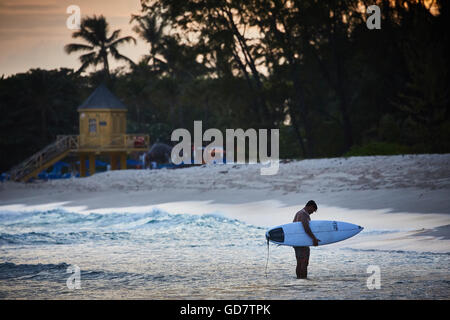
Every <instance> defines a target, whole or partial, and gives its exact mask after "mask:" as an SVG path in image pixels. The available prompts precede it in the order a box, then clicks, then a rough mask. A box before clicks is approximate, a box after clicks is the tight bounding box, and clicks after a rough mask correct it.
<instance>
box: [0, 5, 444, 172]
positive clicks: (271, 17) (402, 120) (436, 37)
mask: <svg viewBox="0 0 450 320" xmlns="http://www.w3.org/2000/svg"><path fill="white" fill-rule="evenodd" d="M141 3H142V10H141V12H140V13H139V14H136V15H133V16H132V17H131V19H130V23H131V24H132V25H133V27H134V32H135V38H136V40H137V41H145V42H146V43H147V44H148V48H149V49H148V53H147V54H146V55H145V56H144V57H142V59H141V60H140V61H135V62H133V61H131V60H130V59H128V58H127V57H124V56H123V55H121V54H120V53H119V49H120V48H119V45H124V43H125V45H126V43H128V42H133V41H134V38H132V37H130V36H127V37H122V38H120V37H119V31H118V30H115V31H113V32H112V33H109V29H108V28H107V23H106V21H105V20H104V18H103V17H93V18H87V19H85V21H84V26H85V27H86V28H88V29H87V30H84V31H83V30H81V31H79V32H78V33H77V38H81V39H85V40H86V41H87V42H86V43H85V44H80V43H77V44H68V45H67V46H66V50H67V52H77V51H81V54H82V55H81V56H80V62H81V68H80V69H79V70H77V71H78V72H77V71H73V70H68V69H59V70H40V69H34V70H30V71H28V72H27V73H21V74H16V75H13V76H10V77H7V78H2V79H1V80H0V111H1V115H2V117H1V120H0V150H1V153H2V156H1V162H0V171H5V170H7V169H8V168H9V167H11V166H12V165H13V164H15V163H17V162H19V161H21V160H23V159H24V158H26V157H27V156H29V155H31V154H32V153H33V152H35V151H37V150H39V149H40V148H42V147H43V146H45V145H46V144H48V143H50V142H51V141H53V139H54V138H55V136H56V134H74V133H77V132H78V120H77V119H78V114H77V112H76V107H77V106H78V105H79V104H80V103H81V102H82V101H83V100H84V99H85V98H86V97H87V96H88V95H89V94H90V92H91V91H92V90H93V89H94V88H95V87H96V86H97V85H98V84H100V83H102V82H107V84H108V86H109V87H110V89H111V90H112V91H113V92H114V93H115V94H116V95H117V96H118V97H119V98H120V99H121V100H122V101H123V102H124V103H125V104H126V105H127V107H128V131H129V132H138V133H148V134H150V137H151V140H152V141H153V142H156V141H160V142H166V143H170V134H171V132H172V131H173V130H174V129H176V128H180V127H183V128H187V129H192V127H193V122H194V120H202V121H203V128H204V129H206V128H218V129H221V130H225V129H226V128H243V129H246V128H255V129H258V128H279V129H280V156H281V157H283V158H311V157H331V156H341V155H359V154H400V153H444V152H449V151H450V119H449V83H450V81H449V72H448V70H449V68H448V66H449V65H448V64H449V62H448V57H449V56H450V55H449V37H448V31H447V30H450V28H449V24H450V19H449V3H448V1H444V0H436V1H412V0H410V1H387V0H381V1H380V0H379V1H375V0H373V1H366V0H364V1H361V0H340V1H338V0H333V1H319V0H315V1H313V0H302V1H293V0H291V1H287V0H258V1H256V0H239V1H238V0H185V1H175V0H159V1H153V0H151V1H150V0H149V1H145V0H142V1H141ZM374 3H376V4H377V5H378V6H379V7H380V9H381V29H379V30H376V29H375V30H369V29H368V28H367V26H366V20H367V17H368V14H367V13H366V11H365V8H366V7H367V6H368V5H371V4H374ZM86 20H87V21H86ZM82 25H83V24H82ZM102 26H103V27H102ZM96 33H97V36H96V37H94V36H93V34H96ZM74 36H76V35H75V34H74ZM96 48H100V49H98V50H97V49H96ZM83 51H84V52H83ZM108 57H110V58H111V57H112V58H115V59H119V60H124V61H125V62H126V63H127V68H125V67H124V68H119V69H117V70H109V64H108ZM96 64H99V65H100V66H103V70H100V71H96V72H92V73H90V74H84V75H83V74H80V72H81V71H83V70H85V68H86V67H87V66H89V65H96Z"/></svg>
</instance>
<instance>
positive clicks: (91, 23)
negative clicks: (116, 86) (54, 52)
mask: <svg viewBox="0 0 450 320" xmlns="http://www.w3.org/2000/svg"><path fill="white" fill-rule="evenodd" d="M108 33H109V25H108V23H107V22H106V19H105V17H104V16H102V15H100V16H99V17H97V16H95V15H94V16H93V17H86V18H83V19H82V20H81V24H80V29H79V30H78V31H75V32H74V33H73V34H72V38H81V39H83V40H84V41H86V42H87V44H80V43H70V44H68V45H66V46H65V47H64V50H65V51H66V52H67V53H68V54H71V53H72V52H83V51H88V52H87V53H85V54H83V55H81V56H80V61H81V67H80V68H79V69H78V71H77V72H78V73H79V72H82V71H84V70H85V69H86V68H87V67H89V66H97V65H98V64H101V63H103V70H104V72H105V74H106V76H107V77H108V78H109V76H110V73H109V62H108V55H111V56H112V57H113V58H115V59H116V60H123V61H126V62H128V63H129V64H131V65H134V62H133V61H132V60H131V59H130V58H128V57H125V56H124V55H122V54H120V53H119V51H118V50H117V47H118V46H119V45H120V44H123V43H128V42H134V44H136V39H134V38H133V37H131V36H127V37H122V38H119V35H120V30H115V31H114V32H113V33H112V34H111V35H108Z"/></svg>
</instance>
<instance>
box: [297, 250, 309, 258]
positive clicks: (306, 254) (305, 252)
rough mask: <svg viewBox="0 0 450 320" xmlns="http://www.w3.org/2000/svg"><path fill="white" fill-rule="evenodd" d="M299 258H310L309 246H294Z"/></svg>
mask: <svg viewBox="0 0 450 320" xmlns="http://www.w3.org/2000/svg"><path fill="white" fill-rule="evenodd" d="M294 250H295V257H296V258H297V259H309V247H294Z"/></svg>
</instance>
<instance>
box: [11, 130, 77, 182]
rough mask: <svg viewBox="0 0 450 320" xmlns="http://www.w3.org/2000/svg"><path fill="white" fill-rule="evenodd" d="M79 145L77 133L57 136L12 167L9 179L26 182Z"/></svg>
mask: <svg viewBox="0 0 450 320" xmlns="http://www.w3.org/2000/svg"><path fill="white" fill-rule="evenodd" d="M78 146H79V138H78V136H77V135H69V136H58V137H57V139H56V141H55V142H53V143H52V144H49V145H48V146H46V147H45V148H44V149H42V150H41V151H39V152H37V153H35V154H34V155H32V156H31V157H29V158H28V159H26V160H25V161H23V162H22V163H20V164H19V165H17V166H15V167H13V168H12V169H11V170H10V171H9V172H8V174H9V175H10V177H11V180H14V181H22V182H26V181H28V180H30V179H31V178H33V177H37V175H38V174H39V173H40V172H41V171H42V170H45V169H47V168H48V167H50V166H51V165H53V164H54V163H55V162H57V161H59V160H61V159H62V158H64V157H66V156H67V155H68V154H69V153H70V152H71V151H75V150H77V149H78Z"/></svg>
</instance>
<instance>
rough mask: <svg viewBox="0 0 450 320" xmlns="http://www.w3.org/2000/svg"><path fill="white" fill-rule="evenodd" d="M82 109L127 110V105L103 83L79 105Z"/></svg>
mask: <svg viewBox="0 0 450 320" xmlns="http://www.w3.org/2000/svg"><path fill="white" fill-rule="evenodd" d="M80 109H120V110H126V109H127V107H125V105H124V104H123V103H122V102H120V100H119V99H118V98H117V97H116V96H115V95H113V94H112V93H111V91H109V90H108V88H107V87H106V86H105V85H103V84H101V85H100V86H99V87H98V88H97V89H95V90H94V92H92V93H91V95H90V96H89V97H88V98H87V99H86V100H85V101H84V102H83V103H82V104H81V105H80V106H79V107H78V110H80Z"/></svg>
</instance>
